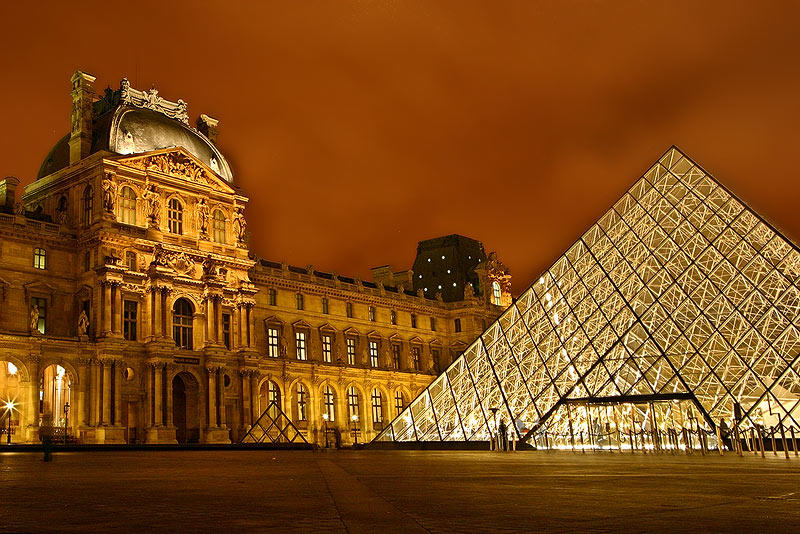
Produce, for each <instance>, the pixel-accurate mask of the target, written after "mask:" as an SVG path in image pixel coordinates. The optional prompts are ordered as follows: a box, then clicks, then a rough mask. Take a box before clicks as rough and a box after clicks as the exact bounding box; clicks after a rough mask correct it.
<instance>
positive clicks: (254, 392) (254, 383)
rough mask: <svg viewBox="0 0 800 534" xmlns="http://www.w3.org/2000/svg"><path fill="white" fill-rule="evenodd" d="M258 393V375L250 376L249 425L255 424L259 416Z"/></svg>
mask: <svg viewBox="0 0 800 534" xmlns="http://www.w3.org/2000/svg"><path fill="white" fill-rule="evenodd" d="M260 393H261V392H260V391H258V374H256V373H252V374H251V375H250V424H251V425H252V424H253V423H255V422H256V420H257V419H258V418H259V417H260V416H261V406H260V404H259V402H260V401H259V398H260Z"/></svg>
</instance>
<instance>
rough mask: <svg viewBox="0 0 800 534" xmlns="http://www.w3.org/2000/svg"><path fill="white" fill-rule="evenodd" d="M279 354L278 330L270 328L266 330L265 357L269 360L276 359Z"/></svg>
mask: <svg viewBox="0 0 800 534" xmlns="http://www.w3.org/2000/svg"><path fill="white" fill-rule="evenodd" d="M280 354H281V349H280V336H279V335H278V329H277V328H275V327H272V326H270V327H268V328H267V356H269V357H270V358H277V357H278V356H280Z"/></svg>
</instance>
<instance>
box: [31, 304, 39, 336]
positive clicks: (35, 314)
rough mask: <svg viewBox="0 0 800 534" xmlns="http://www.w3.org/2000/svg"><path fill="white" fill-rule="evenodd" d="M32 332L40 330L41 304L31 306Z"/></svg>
mask: <svg viewBox="0 0 800 534" xmlns="http://www.w3.org/2000/svg"><path fill="white" fill-rule="evenodd" d="M30 317H31V325H30V326H31V332H38V331H39V306H38V305H36V304H34V305H33V306H31V316H30Z"/></svg>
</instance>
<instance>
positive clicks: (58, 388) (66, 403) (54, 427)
mask: <svg viewBox="0 0 800 534" xmlns="http://www.w3.org/2000/svg"><path fill="white" fill-rule="evenodd" d="M74 382H75V377H73V376H72V373H71V372H70V371H69V370H67V369H66V368H65V367H62V366H61V365H58V364H56V363H54V364H51V365H48V366H47V367H45V368H44V370H43V371H42V382H41V389H40V391H39V415H40V418H41V423H40V426H41V428H40V430H39V431H40V434H48V433H49V434H50V436H51V437H53V438H54V439H63V437H64V432H65V431H66V432H67V434H68V435H72V433H73V431H72V429H73V427H74V426H75V421H76V420H77V419H78V417H77V414H75V415H73V414H72V413H70V408H71V407H72V405H71V404H70V403H71V402H72V401H71V398H72V384H73V383H74Z"/></svg>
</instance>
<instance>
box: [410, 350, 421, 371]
mask: <svg viewBox="0 0 800 534" xmlns="http://www.w3.org/2000/svg"><path fill="white" fill-rule="evenodd" d="M420 352H421V349H420V348H419V347H411V366H412V368H413V369H414V370H415V371H419V355H420Z"/></svg>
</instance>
